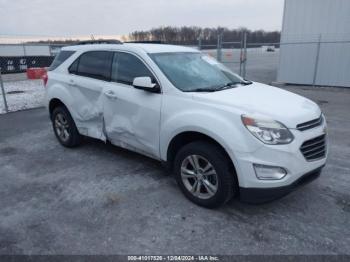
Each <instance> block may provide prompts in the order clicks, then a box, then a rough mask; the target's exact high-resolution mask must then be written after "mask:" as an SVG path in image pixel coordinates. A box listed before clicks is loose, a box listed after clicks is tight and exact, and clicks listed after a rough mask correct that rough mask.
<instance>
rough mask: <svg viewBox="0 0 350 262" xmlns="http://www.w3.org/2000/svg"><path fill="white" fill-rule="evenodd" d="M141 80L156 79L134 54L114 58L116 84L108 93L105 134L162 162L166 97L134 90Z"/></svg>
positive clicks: (112, 141)
mask: <svg viewBox="0 0 350 262" xmlns="http://www.w3.org/2000/svg"><path fill="white" fill-rule="evenodd" d="M140 76H150V77H151V78H152V79H155V78H154V75H153V73H151V70H150V69H149V68H148V67H147V66H146V65H145V63H144V62H143V61H142V60H141V59H140V58H138V57H136V56H135V55H134V54H130V53H125V52H116V53H115V54H114V58H113V65H112V77H111V78H112V81H111V82H110V83H109V84H108V85H107V86H106V88H105V89H104V121H105V132H106V134H107V137H108V139H109V140H110V141H111V143H112V144H115V145H118V146H121V147H124V148H128V149H130V150H133V151H137V152H139V153H142V154H145V155H148V156H151V157H154V158H159V125H160V110H161V103H162V95H161V93H151V92H147V91H144V90H140V89H136V88H134V87H133V86H132V82H133V79H134V78H135V77H140Z"/></svg>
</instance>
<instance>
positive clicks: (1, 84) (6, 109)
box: [0, 67, 9, 113]
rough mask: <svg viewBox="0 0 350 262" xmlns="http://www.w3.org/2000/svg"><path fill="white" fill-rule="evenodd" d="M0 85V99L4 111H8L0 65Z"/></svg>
mask: <svg viewBox="0 0 350 262" xmlns="http://www.w3.org/2000/svg"><path fill="white" fill-rule="evenodd" d="M0 86H1V93H2V99H3V100H4V106H5V112H6V113H8V111H9V110H8V107H7V100H6V94H5V88H4V83H3V82H2V76H1V67H0Z"/></svg>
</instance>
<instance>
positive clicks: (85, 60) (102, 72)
mask: <svg viewBox="0 0 350 262" xmlns="http://www.w3.org/2000/svg"><path fill="white" fill-rule="evenodd" d="M112 58H113V53H112V52H108V51H91V52H86V53H84V54H82V55H81V56H80V57H79V58H78V60H76V61H75V62H74V63H73V64H72V65H71V66H70V68H69V72H70V73H73V74H77V75H81V76H86V77H91V78H95V79H100V80H105V81H109V80H110V79H111V66H112Z"/></svg>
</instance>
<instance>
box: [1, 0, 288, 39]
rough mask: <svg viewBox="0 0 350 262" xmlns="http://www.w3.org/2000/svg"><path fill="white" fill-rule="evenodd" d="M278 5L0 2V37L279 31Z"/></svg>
mask: <svg viewBox="0 0 350 262" xmlns="http://www.w3.org/2000/svg"><path fill="white" fill-rule="evenodd" d="M283 3H284V1H283V0H114V1H113V0H0V36H3V35H9V36H29V35H30V36H79V35H91V34H93V35H125V34H128V33H130V32H132V31H135V30H147V29H151V28H153V27H158V26H192V25H194V26H201V27H217V26H224V27H228V28H232V29H233V28H239V27H246V28H248V29H251V30H255V29H264V30H281V26H282V13H283Z"/></svg>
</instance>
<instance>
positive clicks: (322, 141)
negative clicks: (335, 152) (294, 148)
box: [300, 135, 327, 161]
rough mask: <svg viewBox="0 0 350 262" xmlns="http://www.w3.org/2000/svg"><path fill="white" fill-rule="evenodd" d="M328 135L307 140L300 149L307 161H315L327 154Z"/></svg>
mask: <svg viewBox="0 0 350 262" xmlns="http://www.w3.org/2000/svg"><path fill="white" fill-rule="evenodd" d="M326 150H327V147H326V135H321V136H318V137H315V138H313V139H310V140H307V141H305V142H304V143H303V144H302V145H301V147H300V151H301V153H302V154H303V155H304V157H305V159H306V160H307V161H313V160H317V159H320V158H324V157H325V156H326Z"/></svg>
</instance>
